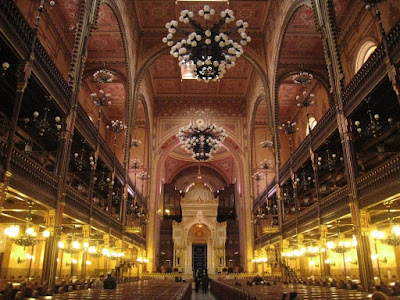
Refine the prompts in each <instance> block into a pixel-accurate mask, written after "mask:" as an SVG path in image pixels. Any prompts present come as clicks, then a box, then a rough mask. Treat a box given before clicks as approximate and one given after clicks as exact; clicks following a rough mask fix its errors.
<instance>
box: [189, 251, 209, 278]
mask: <svg viewBox="0 0 400 300" xmlns="http://www.w3.org/2000/svg"><path fill="white" fill-rule="evenodd" d="M192 253H193V254H192V266H193V272H194V273H195V272H196V271H197V270H205V269H207V245H202V244H194V245H193V250H192Z"/></svg>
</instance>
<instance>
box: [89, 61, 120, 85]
mask: <svg viewBox="0 0 400 300" xmlns="http://www.w3.org/2000/svg"><path fill="white" fill-rule="evenodd" d="M106 67H107V66H106V63H104V68H103V69H100V70H98V71H96V72H94V74H93V78H94V81H95V82H97V83H111V82H113V80H114V79H115V75H114V74H113V73H112V72H111V71H109V70H107V69H106Z"/></svg>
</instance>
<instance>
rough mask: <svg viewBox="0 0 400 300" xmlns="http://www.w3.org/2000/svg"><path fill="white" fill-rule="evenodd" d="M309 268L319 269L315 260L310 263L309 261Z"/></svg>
mask: <svg viewBox="0 0 400 300" xmlns="http://www.w3.org/2000/svg"><path fill="white" fill-rule="evenodd" d="M310 266H311V267H316V268H319V263H316V262H315V260H312V261H310Z"/></svg>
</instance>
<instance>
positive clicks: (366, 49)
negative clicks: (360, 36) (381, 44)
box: [354, 38, 378, 74]
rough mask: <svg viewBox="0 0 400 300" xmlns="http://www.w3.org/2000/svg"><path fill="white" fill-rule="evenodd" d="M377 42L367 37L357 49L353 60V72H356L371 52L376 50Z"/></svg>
mask: <svg viewBox="0 0 400 300" xmlns="http://www.w3.org/2000/svg"><path fill="white" fill-rule="evenodd" d="M377 45H378V44H377V43H376V42H375V40H373V39H371V38H368V39H367V40H366V41H364V43H362V45H361V47H359V49H358V51H357V55H356V56H355V60H354V74H356V73H357V72H358V71H359V70H360V69H361V67H362V65H363V64H364V63H365V62H366V61H367V60H368V58H369V57H370V56H371V54H372V53H373V52H374V51H375V50H376V48H377Z"/></svg>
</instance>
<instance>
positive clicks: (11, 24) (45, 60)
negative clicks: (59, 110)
mask: <svg viewBox="0 0 400 300" xmlns="http://www.w3.org/2000/svg"><path fill="white" fill-rule="evenodd" d="M0 20H2V22H3V23H4V24H7V29H8V30H10V31H11V30H12V31H13V32H14V33H15V36H16V38H15V41H17V42H19V43H20V46H22V47H23V48H24V50H25V51H26V53H25V55H27V54H28V53H29V49H31V47H32V41H33V37H34V32H33V29H32V28H31V26H30V25H29V23H28V22H27V21H26V20H25V18H24V16H23V15H22V13H21V11H20V10H19V8H18V7H17V5H16V3H15V2H14V1H9V0H0ZM0 22H1V21H0ZM33 54H34V55H35V61H34V64H35V67H36V68H37V69H42V73H43V74H46V76H48V77H49V78H51V83H52V84H53V85H55V89H56V90H58V91H59V92H60V93H59V95H60V97H61V98H62V103H63V106H64V107H68V102H69V99H70V97H71V89H70V87H69V86H68V83H67V82H66V81H65V79H64V77H63V76H62V74H61V72H60V71H59V70H58V68H57V67H56V65H55V64H54V62H53V60H52V59H51V57H50V55H49V54H48V53H47V51H46V49H45V48H44V47H43V45H42V44H41V43H40V41H39V40H36V44H35V47H34V53H33ZM25 59H26V57H25Z"/></svg>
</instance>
